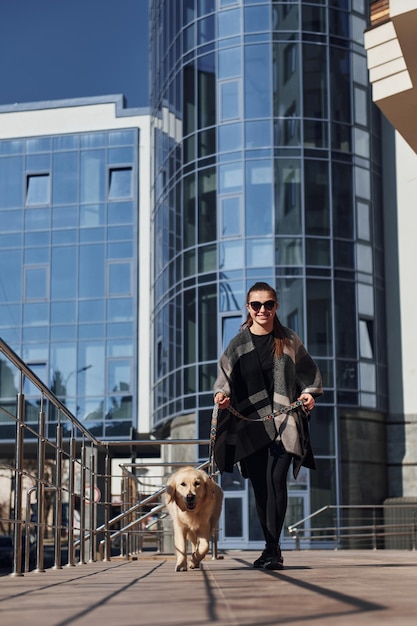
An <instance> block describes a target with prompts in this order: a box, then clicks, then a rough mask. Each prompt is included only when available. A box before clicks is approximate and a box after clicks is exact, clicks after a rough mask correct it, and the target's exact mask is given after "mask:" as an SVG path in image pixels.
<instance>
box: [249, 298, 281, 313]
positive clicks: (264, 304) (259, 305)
mask: <svg viewBox="0 0 417 626" xmlns="http://www.w3.org/2000/svg"><path fill="white" fill-rule="evenodd" d="M275 305H276V302H274V300H267V301H266V302H256V301H255V302H249V306H250V308H251V309H252V310H253V311H255V313H258V311H260V310H261V309H262V307H265V310H266V311H272V309H273V308H274V306H275Z"/></svg>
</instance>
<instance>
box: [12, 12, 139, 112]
mask: <svg viewBox="0 0 417 626" xmlns="http://www.w3.org/2000/svg"><path fill="white" fill-rule="evenodd" d="M148 6H149V0H0V105H5V104H14V103H19V104H20V103H25V102H37V101H44V100H60V99H63V98H79V97H89V96H104V95H108V94H123V95H124V96H125V97H126V101H127V106H128V107H143V106H148V94H149V85H148V22H149V20H148Z"/></svg>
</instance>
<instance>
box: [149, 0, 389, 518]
mask: <svg viewBox="0 0 417 626" xmlns="http://www.w3.org/2000/svg"><path fill="white" fill-rule="evenodd" d="M366 4H367V3H365V2H364V1H363V0H310V1H301V0H286V1H285V0H281V1H271V0H269V1H263V0H194V1H193V0H184V1H181V2H180V1H172V0H154V1H153V2H151V51H152V71H151V76H152V85H151V100H152V106H153V114H154V132H153V141H154V158H155V164H154V166H155V178H154V209H155V212H154V228H155V243H156V250H155V267H154V273H155V275H154V280H155V291H154V319H153V325H154V342H155V345H156V351H155V362H154V372H153V380H154V387H153V401H154V428H155V430H156V431H158V430H160V431H161V432H162V431H163V430H164V428H165V426H166V425H167V424H168V423H169V422H170V421H171V420H172V419H173V418H174V417H175V416H178V415H182V414H186V413H191V412H195V413H196V415H197V416H198V423H199V427H200V436H202V437H204V436H208V432H209V421H210V416H211V407H212V386H213V383H214V380H215V377H216V363H217V358H218V356H219V354H220V352H221V350H222V348H223V347H224V345H225V344H226V343H227V342H228V340H229V339H230V338H231V337H232V336H233V335H234V334H235V333H236V332H237V331H238V328H239V325H240V323H241V322H242V321H243V318H244V304H245V297H246V292H247V289H248V288H249V287H250V286H251V285H252V284H253V283H254V282H255V281H257V280H263V281H268V282H270V283H271V284H273V285H275V286H276V288H277V291H278V295H279V300H280V310H279V312H280V319H281V321H282V322H283V323H284V324H285V325H287V326H289V327H291V328H293V329H294V330H295V331H296V332H297V333H298V334H299V335H300V336H301V337H302V339H303V341H304V342H305V344H306V345H307V346H308V349H309V351H310V352H311V354H312V355H313V357H314V358H315V359H316V360H317V362H318V363H319V365H320V368H321V371H322V373H323V378H324V384H325V388H326V392H325V396H324V398H323V399H321V400H320V408H319V409H317V410H316V412H315V415H314V424H313V427H312V437H313V444H314V449H315V453H316V455H317V457H318V463H317V464H318V470H319V471H318V472H312V473H311V478H310V480H311V485H310V490H311V491H310V492H311V509H312V510H315V509H318V508H319V507H321V506H322V505H325V504H329V503H333V504H334V503H336V502H337V501H338V487H337V485H338V465H337V453H338V446H339V443H338V414H339V411H340V409H341V407H342V408H343V409H344V410H347V411H355V410H358V409H359V408H360V407H365V408H369V409H375V410H377V409H378V410H383V409H384V408H385V405H386V398H385V393H386V386H385V383H384V380H385V353H384V346H383V345H382V341H381V340H378V339H377V337H378V327H380V328H383V326H384V320H383V316H382V298H383V291H382V289H383V287H382V285H383V270H382V237H380V235H381V215H380V197H379V193H378V189H379V184H380V181H379V179H380V162H379V160H378V157H377V152H378V149H379V146H378V142H379V135H378V127H377V125H374V124H373V119H372V118H371V107H370V104H369V91H368V89H369V88H368V77H367V69H366V56H365V52H364V49H363V46H362V40H363V32H364V30H365V28H366V26H367V15H366V11H367V7H366V6H365V5H366ZM371 153H372V155H373V156H372V159H371Z"/></svg>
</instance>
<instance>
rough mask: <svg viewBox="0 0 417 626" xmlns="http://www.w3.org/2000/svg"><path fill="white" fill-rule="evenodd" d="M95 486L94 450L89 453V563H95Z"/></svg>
mask: <svg viewBox="0 0 417 626" xmlns="http://www.w3.org/2000/svg"><path fill="white" fill-rule="evenodd" d="M95 486H96V457H95V455H94V449H93V448H92V450H91V453H90V562H93V563H94V562H95V561H97V550H96V502H95Z"/></svg>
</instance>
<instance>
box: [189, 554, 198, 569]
mask: <svg viewBox="0 0 417 626" xmlns="http://www.w3.org/2000/svg"><path fill="white" fill-rule="evenodd" d="M200 561H201V559H199V558H197V556H196V555H195V553H194V554H192V555H191V558H190V560H189V561H188V567H189V568H190V569H198V568H199V567H200Z"/></svg>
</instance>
